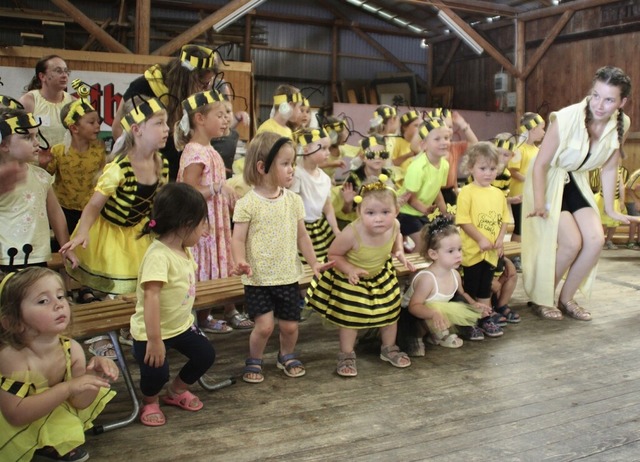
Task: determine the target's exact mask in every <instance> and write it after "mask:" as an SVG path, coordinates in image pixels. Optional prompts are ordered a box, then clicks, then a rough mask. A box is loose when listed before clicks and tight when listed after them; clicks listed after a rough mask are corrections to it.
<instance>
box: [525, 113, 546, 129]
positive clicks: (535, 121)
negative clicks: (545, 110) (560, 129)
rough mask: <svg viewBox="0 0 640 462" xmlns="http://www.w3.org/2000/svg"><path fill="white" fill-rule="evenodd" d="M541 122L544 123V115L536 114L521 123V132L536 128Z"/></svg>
mask: <svg viewBox="0 0 640 462" xmlns="http://www.w3.org/2000/svg"><path fill="white" fill-rule="evenodd" d="M541 123H544V120H543V119H542V116H540V115H539V114H536V115H535V117H534V118H533V119H531V120H530V121H528V122H525V123H523V124H522V125H520V128H519V131H520V133H525V132H528V131H530V130H533V129H534V128H536V127H537V126H538V125H540V124H541Z"/></svg>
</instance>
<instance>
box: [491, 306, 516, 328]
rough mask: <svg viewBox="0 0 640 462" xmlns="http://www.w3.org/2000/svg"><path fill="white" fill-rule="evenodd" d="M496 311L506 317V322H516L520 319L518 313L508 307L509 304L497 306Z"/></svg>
mask: <svg viewBox="0 0 640 462" xmlns="http://www.w3.org/2000/svg"><path fill="white" fill-rule="evenodd" d="M496 312H497V313H500V314H501V315H502V316H504V317H505V318H507V322H508V323H509V324H518V323H519V322H520V321H521V319H520V315H519V314H518V313H516V312H515V311H513V310H512V309H511V308H510V307H509V305H504V306H501V307H499V308H496Z"/></svg>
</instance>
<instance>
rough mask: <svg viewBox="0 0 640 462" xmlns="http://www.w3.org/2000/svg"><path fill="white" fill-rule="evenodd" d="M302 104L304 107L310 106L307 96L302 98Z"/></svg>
mask: <svg viewBox="0 0 640 462" xmlns="http://www.w3.org/2000/svg"><path fill="white" fill-rule="evenodd" d="M302 105H303V106H304V107H311V103H309V100H308V99H307V98H304V99H303V100H302Z"/></svg>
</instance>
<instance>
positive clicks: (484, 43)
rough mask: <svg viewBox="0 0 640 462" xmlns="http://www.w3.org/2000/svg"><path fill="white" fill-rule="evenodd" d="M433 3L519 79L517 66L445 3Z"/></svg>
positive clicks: (438, 1)
mask: <svg viewBox="0 0 640 462" xmlns="http://www.w3.org/2000/svg"><path fill="white" fill-rule="evenodd" d="M431 3H432V4H433V5H434V6H435V7H437V8H438V9H440V10H441V11H442V12H443V13H445V14H446V15H447V16H449V17H450V18H451V19H452V20H453V22H455V23H456V24H457V25H458V26H460V28H461V29H462V30H464V31H465V32H466V33H467V35H469V36H470V37H471V38H472V39H473V40H475V41H476V42H477V43H478V45H480V46H481V47H482V48H483V49H484V51H486V52H487V54H489V55H490V56H491V57H492V58H493V59H495V60H496V61H498V63H499V64H500V65H501V66H502V67H503V68H504V69H505V70H506V71H507V72H509V73H510V74H511V75H513V76H514V77H518V75H519V74H520V73H519V72H518V70H517V69H516V68H515V66H514V65H513V64H512V63H511V61H509V60H508V59H507V58H506V57H505V56H504V55H503V54H502V53H501V52H500V51H499V50H497V49H496V48H495V47H494V46H493V45H492V44H491V43H489V42H488V41H487V40H486V39H485V38H484V37H482V36H481V35H480V34H478V32H477V31H476V30H475V29H474V28H473V27H471V26H470V25H469V24H467V22H466V21H464V20H463V19H462V18H461V17H460V16H458V15H457V14H456V13H455V12H454V11H453V10H451V8H449V7H447V6H446V5H445V4H444V2H442V1H440V0H432V1H431Z"/></svg>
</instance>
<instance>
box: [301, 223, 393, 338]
mask: <svg viewBox="0 0 640 462" xmlns="http://www.w3.org/2000/svg"><path fill="white" fill-rule="evenodd" d="M354 223H355V222H354ZM349 226H354V224H353V223H352V224H350V225H349ZM354 231H355V230H354ZM397 235H398V229H394V232H393V235H392V236H391V239H389V241H388V242H387V243H385V244H384V245H381V246H378V247H372V246H367V245H364V244H362V242H361V240H360V236H359V235H358V233H357V232H356V240H357V241H358V243H359V247H358V249H356V250H350V251H349V252H347V255H346V258H347V261H349V263H351V264H353V265H355V266H357V267H359V268H362V269H365V270H367V271H368V272H369V274H368V276H366V277H361V278H360V282H359V283H358V284H357V285H353V284H351V283H350V282H349V278H348V277H347V275H345V274H344V273H342V272H341V271H339V270H337V269H335V268H330V269H328V270H327V271H325V272H324V273H322V275H320V278H314V279H313V281H311V286H310V287H309V289H308V290H307V297H306V299H305V302H306V304H307V306H308V307H309V308H312V309H314V310H315V311H317V312H318V313H320V314H321V315H322V316H323V317H324V318H326V319H327V320H328V321H330V322H331V323H332V324H335V325H337V326H340V327H346V328H349V329H368V328H371V327H384V326H388V325H391V324H394V323H395V322H397V321H398V318H399V317H400V284H399V283H398V277H397V275H396V270H395V268H394V266H393V262H392V261H391V249H392V248H393V243H394V242H395V240H396V236H397Z"/></svg>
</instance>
